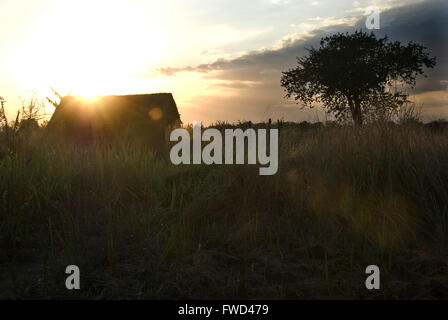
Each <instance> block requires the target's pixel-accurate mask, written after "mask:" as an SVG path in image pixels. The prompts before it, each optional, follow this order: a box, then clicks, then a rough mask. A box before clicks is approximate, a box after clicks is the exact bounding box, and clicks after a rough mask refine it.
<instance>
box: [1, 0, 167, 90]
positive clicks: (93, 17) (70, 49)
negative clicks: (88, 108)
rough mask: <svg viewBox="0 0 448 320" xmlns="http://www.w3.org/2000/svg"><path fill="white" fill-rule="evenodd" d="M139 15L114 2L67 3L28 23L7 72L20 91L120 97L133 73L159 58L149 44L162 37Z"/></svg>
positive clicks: (159, 42)
mask: <svg viewBox="0 0 448 320" xmlns="http://www.w3.org/2000/svg"><path fill="white" fill-rule="evenodd" d="M92 3H93V4H92ZM141 14H142V13H141V12H139V11H138V10H137V9H135V8H133V7H132V6H130V5H125V3H119V2H114V1H76V2H74V1H71V2H65V3H63V4H62V5H60V6H58V7H55V8H53V9H52V10H50V11H48V12H46V13H45V14H43V15H41V16H40V17H39V18H38V19H37V20H36V21H34V23H32V27H31V28H30V29H29V32H28V33H27V35H26V37H24V39H23V40H22V41H21V43H20V45H19V46H18V47H17V48H16V50H14V51H13V54H12V55H11V59H10V60H11V63H10V64H9V65H10V72H11V74H12V75H13V77H14V79H15V81H16V82H18V83H20V85H21V86H22V87H23V88H27V89H33V90H37V91H39V92H44V93H45V92H48V91H49V88H50V87H54V88H56V89H57V90H59V91H61V92H62V93H68V92H71V93H72V94H76V95H82V96H86V97H93V96H97V95H102V94H110V93H124V92H126V91H128V90H130V88H131V84H133V79H132V77H133V75H135V74H136V73H142V71H144V70H147V69H148V68H149V67H150V66H151V65H152V64H154V63H155V62H157V61H158V59H159V58H160V57H161V56H163V51H162V50H161V46H160V45H159V46H155V45H153V44H161V43H163V39H164V38H165V37H166V35H164V34H163V30H162V29H161V28H157V26H154V27H152V28H148V22H147V18H144V17H143V16H142V15H141ZM143 22H144V23H143ZM143 35H144V37H143Z"/></svg>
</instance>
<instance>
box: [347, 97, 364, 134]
mask: <svg viewBox="0 0 448 320" xmlns="http://www.w3.org/2000/svg"><path fill="white" fill-rule="evenodd" d="M348 105H349V107H350V112H351V113H352V118H353V122H354V123H355V125H356V126H357V127H361V126H362V123H363V118H362V111H361V102H360V101H359V100H358V99H353V100H352V99H349V100H348Z"/></svg>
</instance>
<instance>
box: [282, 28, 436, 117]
mask: <svg viewBox="0 0 448 320" xmlns="http://www.w3.org/2000/svg"><path fill="white" fill-rule="evenodd" d="M425 49H426V47H424V46H422V45H419V44H416V43H413V42H410V43H409V44H408V45H407V46H403V45H401V44H400V42H398V41H395V42H390V41H389V40H388V37H387V36H385V37H384V38H380V39H377V38H376V36H375V35H374V34H373V33H370V34H368V33H365V32H362V31H356V32H354V33H353V34H348V33H345V34H342V33H338V34H335V35H332V36H329V37H325V38H322V39H321V41H320V48H318V49H315V48H311V49H309V50H308V52H309V54H308V55H307V56H305V57H302V58H297V60H298V66H297V68H295V69H290V70H289V71H287V72H283V76H282V79H281V85H282V86H283V87H284V88H285V91H286V92H287V94H286V97H287V98H291V97H293V98H294V99H295V100H300V101H302V102H303V103H304V105H305V106H309V107H312V106H313V103H314V102H321V103H322V104H323V106H324V108H325V109H326V111H327V112H331V113H334V114H335V116H336V117H337V118H338V119H339V120H341V119H346V118H347V117H348V116H349V115H351V117H352V119H353V121H354V123H355V124H356V125H362V123H363V111H364V110H367V109H368V108H380V109H384V108H396V107H398V106H400V105H402V104H403V103H405V102H406V101H407V95H406V94H403V93H402V92H400V91H398V90H396V91H395V92H391V88H392V85H394V84H397V83H398V84H402V85H407V86H410V87H411V88H413V87H414V86H415V79H416V77H417V75H419V74H423V66H426V67H428V68H433V67H434V66H435V64H436V59H435V57H433V58H430V57H429V54H428V53H426V52H425Z"/></svg>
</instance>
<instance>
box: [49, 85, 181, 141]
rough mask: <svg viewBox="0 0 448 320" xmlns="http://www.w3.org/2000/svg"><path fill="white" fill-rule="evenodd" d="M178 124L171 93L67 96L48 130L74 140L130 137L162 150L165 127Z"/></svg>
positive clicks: (177, 114) (178, 118) (176, 111)
mask: <svg viewBox="0 0 448 320" xmlns="http://www.w3.org/2000/svg"><path fill="white" fill-rule="evenodd" d="M177 124H180V116H179V112H178V110H177V106H176V103H175V101H174V98H173V96H172V94H171V93H157V94H141V95H124V96H101V97H97V98H92V99H87V98H82V97H76V96H66V97H63V98H62V99H61V102H60V103H59V105H58V106H57V107H56V109H55V112H54V114H53V116H52V117H51V119H50V121H49V123H48V126H47V131H48V132H49V133H51V134H56V136H57V137H61V138H63V139H64V140H68V141H72V142H75V143H81V144H86V143H87V144H88V143H91V142H93V141H97V142H98V141H99V142H102V141H107V142H110V141H113V140H116V139H117V138H118V139H120V138H131V139H133V140H139V141H144V142H148V143H149V144H150V145H151V146H152V147H154V148H155V149H156V150H160V148H161V147H163V148H164V147H165V146H166V142H167V141H166V131H167V130H168V129H170V128H172V127H173V126H175V125H177Z"/></svg>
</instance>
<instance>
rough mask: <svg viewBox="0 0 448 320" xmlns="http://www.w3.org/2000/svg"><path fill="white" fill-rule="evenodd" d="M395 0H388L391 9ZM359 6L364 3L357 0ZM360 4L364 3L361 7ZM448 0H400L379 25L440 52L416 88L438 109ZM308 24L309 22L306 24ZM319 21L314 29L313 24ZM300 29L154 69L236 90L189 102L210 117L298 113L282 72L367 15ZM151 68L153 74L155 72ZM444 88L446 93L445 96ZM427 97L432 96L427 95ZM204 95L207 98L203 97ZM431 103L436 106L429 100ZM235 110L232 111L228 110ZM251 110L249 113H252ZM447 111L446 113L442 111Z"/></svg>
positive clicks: (447, 49) (446, 52)
mask: <svg viewBox="0 0 448 320" xmlns="http://www.w3.org/2000/svg"><path fill="white" fill-rule="evenodd" d="M390 4H391V2H386V4H385V7H386V8H389V6H390ZM354 6H355V7H356V9H360V8H361V5H360V4H359V3H357V2H355V4H354ZM361 9H362V8H361ZM447 16H448V4H447V3H446V0H430V1H424V2H421V1H416V2H414V3H411V4H409V5H400V6H398V7H394V8H389V9H387V10H383V11H382V12H381V29H380V30H375V33H376V34H377V35H378V36H384V35H386V34H387V35H388V36H389V38H390V39H391V40H399V41H401V42H402V43H407V42H409V41H414V42H417V43H421V44H423V45H425V46H426V47H427V48H428V50H429V52H430V53H431V54H432V55H435V56H436V57H437V66H436V68H435V69H433V70H428V72H427V74H428V78H423V77H422V78H419V79H418V81H417V87H416V88H415V91H414V92H413V93H414V94H416V95H422V94H424V93H429V92H432V94H431V95H430V97H431V99H429V100H428V104H427V107H428V108H429V109H431V110H433V111H434V109H438V110H440V108H441V106H445V107H448V102H446V101H445V102H443V99H438V98H437V94H439V95H440V98H443V97H446V94H445V93H444V92H445V91H444V90H446V88H447V84H448V81H447V79H448V38H447V36H448V19H446V17H447ZM306 23H310V26H307V25H305V24H306ZM313 23H315V24H314V26H316V28H315V29H311V25H313ZM305 24H303V25H302V26H301V28H305V29H307V32H305V33H299V34H291V35H290V36H287V37H284V38H283V39H280V40H279V42H278V43H277V45H275V46H273V47H272V48H269V49H260V50H254V51H248V52H246V53H244V54H242V55H240V56H239V57H236V58H233V59H224V58H222V59H217V60H216V61H214V62H212V63H206V64H200V65H197V66H186V67H180V68H169V67H167V68H160V69H157V70H155V71H154V73H155V74H156V75H159V76H175V75H176V74H178V73H181V72H194V73H199V74H202V77H203V78H204V79H206V80H216V81H218V83H217V85H218V86H223V87H226V88H228V89H231V90H235V91H236V92H235V94H234V95H232V96H231V97H228V96H227V97H225V98H222V97H213V98H212V97H207V98H205V97H197V98H195V99H192V101H191V103H194V104H195V105H196V106H198V105H201V106H203V107H204V108H206V109H204V110H202V111H201V113H202V114H208V116H207V117H208V118H213V117H214V115H216V119H220V118H219V117H220V116H224V115H221V114H220V112H217V111H216V110H218V109H219V108H223V106H224V105H225V106H226V107H225V108H226V110H227V111H226V112H224V114H226V115H227V116H228V115H229V114H232V117H233V120H236V119H241V117H243V116H249V115H250V114H253V115H255V114H260V112H258V113H257V112H255V111H256V110H261V109H263V108H266V106H268V109H269V110H271V111H270V113H269V114H268V115H263V116H270V117H275V114H276V112H277V113H278V114H282V113H283V114H287V115H288V116H292V114H294V117H295V115H296V110H298V108H294V111H291V112H286V111H285V108H286V109H287V110H289V109H288V108H290V109H291V108H292V107H291V101H287V100H285V99H284V98H283V96H284V93H283V91H282V89H281V87H280V78H281V72H282V71H286V70H288V69H289V68H293V67H295V65H296V57H297V56H303V55H305V54H306V48H310V47H312V46H314V47H316V46H318V44H319V40H320V39H321V38H322V37H324V36H326V35H328V34H332V33H336V32H352V31H354V30H357V29H363V30H365V17H364V16H362V15H361V16H358V17H357V18H356V19H354V18H353V17H346V18H339V19H336V18H328V17H327V18H320V17H316V18H314V19H313V20H310V21H308V22H305ZM154 73H153V74H154ZM440 92H443V93H444V94H443V95H441V94H440ZM428 97H429V95H428ZM200 99H205V100H203V101H202V102H201V100H200ZM431 103H433V104H434V106H431V105H430V104H431ZM229 110H232V113H230V112H228V111H229ZM248 110H250V113H248ZM444 114H445V113H444Z"/></svg>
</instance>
